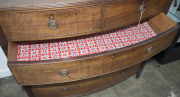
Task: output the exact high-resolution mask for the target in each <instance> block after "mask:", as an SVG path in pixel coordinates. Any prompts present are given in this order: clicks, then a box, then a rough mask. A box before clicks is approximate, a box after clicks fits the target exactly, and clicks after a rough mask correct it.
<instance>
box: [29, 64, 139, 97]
mask: <svg viewBox="0 0 180 97" xmlns="http://www.w3.org/2000/svg"><path fill="white" fill-rule="evenodd" d="M138 68H139V64H137V65H134V66H131V67H129V68H126V69H123V70H121V71H117V72H114V73H111V74H107V75H103V76H100V77H96V78H91V79H87V80H82V81H76V82H73V83H63V84H53V85H44V86H32V87H31V88H32V91H33V93H34V95H35V97H64V96H68V97H77V96H82V95H85V94H89V93H92V92H96V91H99V90H102V89H104V88H107V87H109V86H112V85H114V84H117V83H119V82H120V81H122V80H125V79H127V78H128V77H129V76H131V75H132V74H134V73H136V72H137V70H138ZM64 88H67V89H68V90H67V91H63V89H64Z"/></svg>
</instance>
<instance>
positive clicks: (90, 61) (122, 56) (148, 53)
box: [9, 30, 177, 85]
mask: <svg viewBox="0 0 180 97" xmlns="http://www.w3.org/2000/svg"><path fill="white" fill-rule="evenodd" d="M176 32H177V30H174V31H167V32H165V33H163V34H161V35H158V36H156V37H154V38H153V39H150V40H148V41H145V42H142V43H139V44H136V45H134V46H130V47H124V48H122V49H120V51H117V52H115V53H111V52H110V54H108V53H109V52H107V53H106V54H103V55H100V56H97V55H96V56H95V57H91V58H86V57H84V58H82V59H81V60H74V61H67V62H56V63H51V62H49V63H44V64H42V63H40V62H39V63H38V62H37V64H28V63H27V64H25V65H22V64H21V65H9V67H10V69H11V71H12V72H13V74H14V76H15V78H16V80H17V81H18V83H19V84H21V85H33V84H51V83H62V82H70V81H76V80H82V79H86V78H90V77H96V76H101V75H104V74H108V73H111V72H115V71H118V70H121V69H123V68H127V67H129V66H132V65H134V64H137V63H140V62H142V61H144V60H146V59H148V58H150V57H152V56H153V55H155V54H157V53H159V52H160V51H162V50H163V49H165V48H167V47H168V46H169V45H170V43H171V41H172V39H173V38H174V36H175V34H176Z"/></svg>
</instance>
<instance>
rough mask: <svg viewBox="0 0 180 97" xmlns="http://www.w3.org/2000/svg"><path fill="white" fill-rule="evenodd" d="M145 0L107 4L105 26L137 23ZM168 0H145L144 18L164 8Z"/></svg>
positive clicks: (127, 0)
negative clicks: (140, 8)
mask: <svg viewBox="0 0 180 97" xmlns="http://www.w3.org/2000/svg"><path fill="white" fill-rule="evenodd" d="M142 1H143V0H125V1H120V2H116V3H109V4H107V5H106V12H105V14H106V15H105V28H111V27H116V26H124V25H128V24H131V23H135V22H137V21H138V20H139V18H140V15H141V13H140V11H139V7H140V6H141V5H142V4H143V3H142ZM166 1H167V0H145V3H144V4H145V11H144V13H143V17H142V19H143V18H148V17H152V16H154V15H156V14H158V13H159V12H161V11H162V10H163V7H164V6H165V3H166Z"/></svg>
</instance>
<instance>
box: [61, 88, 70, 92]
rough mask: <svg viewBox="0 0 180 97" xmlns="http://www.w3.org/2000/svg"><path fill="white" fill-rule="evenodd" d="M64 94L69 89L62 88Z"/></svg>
mask: <svg viewBox="0 0 180 97" xmlns="http://www.w3.org/2000/svg"><path fill="white" fill-rule="evenodd" d="M61 90H62V91H63V92H67V91H68V90H69V89H68V88H62V89H61Z"/></svg>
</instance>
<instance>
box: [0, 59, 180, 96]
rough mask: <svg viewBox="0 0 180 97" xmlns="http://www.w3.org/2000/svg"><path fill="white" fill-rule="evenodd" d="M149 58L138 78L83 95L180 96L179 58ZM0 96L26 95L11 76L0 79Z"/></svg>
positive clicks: (131, 78) (132, 77)
mask: <svg viewBox="0 0 180 97" xmlns="http://www.w3.org/2000/svg"><path fill="white" fill-rule="evenodd" d="M157 64H158V63H157V62H156V61H155V60H150V61H149V62H148V63H147V64H146V66H145V68H144V70H143V72H142V75H141V76H140V78H139V79H135V75H133V76H131V77H130V78H128V79H127V80H125V81H123V82H121V83H119V84H116V85H114V86H112V87H110V88H107V89H105V90H102V91H99V92H96V93H93V94H90V95H86V96H84V97H180V60H178V61H175V62H172V63H169V64H166V65H163V66H161V67H159V66H158V65H157ZM0 97H28V96H27V94H26V93H25V91H24V90H23V89H22V88H21V87H20V86H18V84H17V83H16V81H15V79H14V78H13V77H8V78H3V79H0Z"/></svg>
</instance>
